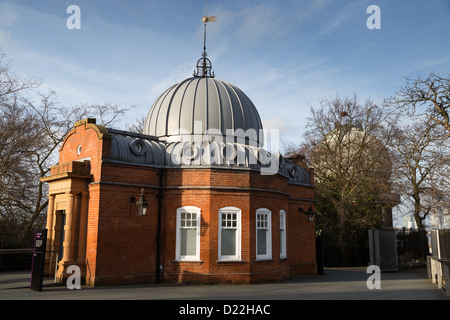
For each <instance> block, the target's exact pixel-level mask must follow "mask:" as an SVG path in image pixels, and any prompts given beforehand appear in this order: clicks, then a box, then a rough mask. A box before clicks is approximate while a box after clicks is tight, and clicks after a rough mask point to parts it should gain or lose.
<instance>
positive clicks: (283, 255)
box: [280, 209, 287, 259]
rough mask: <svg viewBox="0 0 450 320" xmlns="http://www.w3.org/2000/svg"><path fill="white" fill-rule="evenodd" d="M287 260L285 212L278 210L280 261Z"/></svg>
mask: <svg viewBox="0 0 450 320" xmlns="http://www.w3.org/2000/svg"><path fill="white" fill-rule="evenodd" d="M286 258H287V248H286V211H284V210H283V209H281V210H280V259H286Z"/></svg>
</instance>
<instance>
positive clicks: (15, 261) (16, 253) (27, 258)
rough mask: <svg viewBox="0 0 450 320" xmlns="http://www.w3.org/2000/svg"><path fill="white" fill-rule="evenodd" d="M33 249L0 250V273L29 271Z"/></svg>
mask: <svg viewBox="0 0 450 320" xmlns="http://www.w3.org/2000/svg"><path fill="white" fill-rule="evenodd" d="M32 261H33V249H0V271H16V270H31V263H32Z"/></svg>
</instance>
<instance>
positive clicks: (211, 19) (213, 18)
mask: <svg viewBox="0 0 450 320" xmlns="http://www.w3.org/2000/svg"><path fill="white" fill-rule="evenodd" d="M206 2H207V0H205V15H204V16H203V17H202V21H203V22H204V23H205V24H206V23H208V22H217V21H216V18H217V16H208V15H207V14H206V5H207V3H206Z"/></svg>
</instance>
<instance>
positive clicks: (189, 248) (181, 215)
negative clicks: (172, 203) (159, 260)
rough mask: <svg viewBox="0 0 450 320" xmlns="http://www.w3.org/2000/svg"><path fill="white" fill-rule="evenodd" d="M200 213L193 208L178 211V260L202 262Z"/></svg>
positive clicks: (176, 257)
mask: <svg viewBox="0 0 450 320" xmlns="http://www.w3.org/2000/svg"><path fill="white" fill-rule="evenodd" d="M200 212H201V210H200V208H197V207H192V206H186V207H181V208H178V209H177V236H176V253H175V259H176V260H179V261H199V260H200Z"/></svg>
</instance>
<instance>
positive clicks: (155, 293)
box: [0, 268, 450, 301]
mask: <svg viewBox="0 0 450 320" xmlns="http://www.w3.org/2000/svg"><path fill="white" fill-rule="evenodd" d="M369 276H370V275H369V274H367V273H366V268H336V269H325V275H317V276H300V277H295V278H294V279H291V280H289V281H285V282H282V283H269V284H255V285H167V284H162V285H154V284H148V285H133V286H113V287H95V288H92V287H84V286H82V287H81V289H79V290H76V289H74V290H69V289H68V288H67V287H65V286H61V285H55V284H53V281H52V279H45V280H44V287H43V291H41V292H36V291H33V290H30V289H29V285H30V276H29V273H28V272H10V273H5V272H2V273H0V300H56V299H57V300H142V299H148V300H180V299H181V300H234V301H237V300H239V301H242V300H330V299H333V300H336V299H337V300H355V299H357V300H380V299H383V300H446V299H448V300H450V297H447V296H446V294H445V292H444V291H443V290H440V289H437V287H436V285H434V284H432V283H431V281H430V280H429V279H427V274H426V269H409V270H405V271H401V272H393V273H382V274H381V282H380V283H381V288H380V289H372V290H369V289H368V288H367V285H366V281H367V278H368V277H369Z"/></svg>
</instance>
